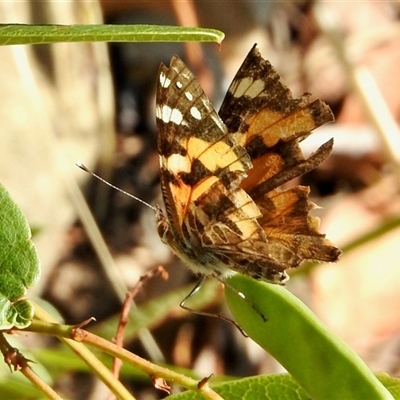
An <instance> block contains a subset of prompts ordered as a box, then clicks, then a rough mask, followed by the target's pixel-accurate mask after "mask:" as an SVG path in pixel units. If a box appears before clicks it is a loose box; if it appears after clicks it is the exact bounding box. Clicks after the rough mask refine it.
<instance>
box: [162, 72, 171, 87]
mask: <svg viewBox="0 0 400 400" xmlns="http://www.w3.org/2000/svg"><path fill="white" fill-rule="evenodd" d="M159 79H160V84H161V87H163V88H164V89H166V88H167V87H168V86H169V85H170V84H171V79H168V78H167V77H166V76H165V74H164V73H163V72H161V73H160V77H159Z"/></svg>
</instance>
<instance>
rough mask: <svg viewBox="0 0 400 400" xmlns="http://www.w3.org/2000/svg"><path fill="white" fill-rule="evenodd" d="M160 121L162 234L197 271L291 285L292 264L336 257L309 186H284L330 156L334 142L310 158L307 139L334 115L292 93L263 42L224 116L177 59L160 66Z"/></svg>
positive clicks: (238, 79)
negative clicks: (305, 146) (268, 57)
mask: <svg viewBox="0 0 400 400" xmlns="http://www.w3.org/2000/svg"><path fill="white" fill-rule="evenodd" d="M156 121H157V135H158V136H157V141H158V151H159V157H160V173H161V188H162V195H163V200H164V204H165V211H163V210H162V209H161V208H160V207H158V208H157V212H156V218H157V227H158V233H159V235H160V237H161V239H162V241H163V242H164V243H165V244H167V245H169V246H170V247H171V249H172V250H173V251H174V252H175V253H176V255H177V256H178V257H179V258H180V259H182V260H183V261H184V262H185V263H186V264H187V265H188V266H189V267H190V269H191V270H192V271H194V272H195V273H197V274H200V275H201V276H215V277H218V278H220V279H223V278H225V277H227V276H229V275H231V274H232V273H233V272H235V271H236V272H239V273H243V274H246V275H249V276H251V277H253V278H256V279H262V280H265V281H267V282H272V283H277V284H284V282H285V281H287V279H288V275H287V273H286V270H287V269H289V268H295V267H298V266H299V265H300V264H301V263H302V262H303V261H304V260H318V261H328V262H332V261H336V260H337V259H338V257H339V255H340V250H339V249H338V248H336V247H335V246H334V245H332V243H331V242H330V241H329V240H327V239H326V238H325V235H324V234H321V233H320V232H319V219H318V218H316V217H314V216H311V215H310V214H309V212H310V210H312V209H313V208H315V204H313V203H312V202H311V201H310V200H309V199H308V194H309V188H308V187H304V186H295V187H291V188H289V189H282V188H281V186H282V185H283V184H285V183H286V182H288V181H290V180H292V179H293V178H295V177H298V176H300V175H302V174H304V173H306V172H309V171H311V170H312V169H314V168H315V167H317V166H318V165H319V164H320V163H321V162H322V161H324V160H325V159H326V158H327V157H328V156H329V154H330V152H331V150H332V146H333V140H332V139H331V140H329V141H328V142H326V143H325V144H323V145H322V146H320V147H319V148H318V149H317V150H316V151H315V152H314V153H313V154H312V155H311V156H309V157H308V158H306V157H304V155H303V153H302V151H301V148H300V145H299V143H300V142H301V141H302V140H303V139H305V138H306V137H307V136H308V135H310V133H311V131H312V130H313V129H315V128H317V127H319V126H321V125H323V124H325V123H328V122H331V121H333V115H332V112H331V110H330V109H329V107H328V106H327V105H326V104H325V103H324V102H322V101H320V100H315V101H311V100H310V95H308V94H305V95H303V96H301V97H300V98H298V99H295V98H293V96H292V94H291V92H290V90H289V89H288V88H287V87H286V86H285V84H284V83H283V82H282V80H281V78H280V76H279V75H278V73H277V72H276V71H275V69H274V68H273V67H272V66H271V64H270V63H269V62H268V61H266V60H265V59H263V58H262V56H261V55H260V53H259V51H258V49H257V47H256V45H254V46H253V48H252V49H251V50H250V52H249V54H248V55H247V57H246V58H245V60H244V62H243V64H242V65H241V67H240V68H239V70H238V72H237V74H236V76H235V77H234V79H233V81H232V83H231V85H230V86H229V89H228V91H227V94H226V96H225V99H224V101H223V103H222V106H221V109H220V111H219V113H217V112H216V111H215V109H214V107H213V106H212V104H211V102H210V100H209V99H208V98H207V96H206V95H205V93H204V91H203V90H202V88H201V87H200V84H199V82H198V81H197V79H196V78H195V76H194V75H193V74H192V72H191V71H190V70H189V69H188V67H187V66H186V65H185V64H184V63H183V61H182V60H181V59H180V58H179V57H178V56H174V57H173V58H172V59H171V62H170V66H169V67H167V66H165V65H164V64H161V66H160V69H159V74H158V81H157V92H156Z"/></svg>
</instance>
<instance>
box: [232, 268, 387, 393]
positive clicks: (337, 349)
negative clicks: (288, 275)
mask: <svg viewBox="0 0 400 400" xmlns="http://www.w3.org/2000/svg"><path fill="white" fill-rule="evenodd" d="M227 283H228V285H226V289H225V294H226V298H227V301H228V305H229V308H230V310H231V312H232V314H233V316H234V318H235V320H236V321H237V322H238V323H239V325H240V326H241V327H242V328H243V329H244V331H245V332H246V333H247V334H248V335H249V336H250V337H251V338H252V339H253V340H254V341H255V342H257V343H258V344H259V345H260V346H261V347H263V348H264V349H265V350H266V351H268V353H270V354H271V355H272V356H273V357H275V358H276V360H278V361H279V362H280V363H281V364H282V365H283V367H284V368H285V369H286V370H287V371H288V372H289V373H290V374H291V375H292V376H293V377H294V378H295V379H296V380H297V382H299V384H300V385H301V386H302V387H303V388H304V389H305V390H306V392H307V393H308V394H309V396H310V397H311V398H312V399H313V400H319V399H321V400H342V399H352V400H358V399H360V400H365V399H368V400H378V399H379V400H381V399H393V397H392V396H391V394H390V393H389V392H388V391H387V389H385V387H384V386H383V385H382V384H381V383H380V382H379V380H378V379H377V378H376V377H375V375H374V374H373V373H372V372H371V371H370V370H369V368H368V367H367V366H366V365H365V364H364V363H363V362H362V360H361V359H360V358H359V357H358V356H357V354H355V352H354V351H353V350H352V349H350V348H349V347H348V346H347V345H346V344H345V343H344V342H343V341H342V340H340V339H339V338H337V337H336V336H335V335H333V334H332V333H331V332H330V331H329V330H328V329H327V328H326V327H325V326H324V325H323V324H322V323H321V322H320V321H319V320H318V318H317V317H316V316H315V315H314V314H313V313H312V312H311V311H310V310H309V309H308V308H307V307H306V306H305V305H304V304H303V303H302V302H301V301H300V300H299V299H297V298H296V297H295V296H293V295H292V294H291V293H290V292H289V291H288V290H286V289H285V288H284V287H282V286H278V285H273V284H269V283H265V282H260V281H256V280H254V279H251V278H249V277H246V276H243V275H239V274H237V275H235V276H233V277H232V278H230V279H228V280H227ZM229 286H230V287H229ZM232 288H234V290H236V291H238V292H241V293H243V294H244V296H245V297H246V299H243V298H242V297H240V296H239V294H238V293H237V292H235V291H234V290H232ZM255 309H256V310H257V311H255ZM261 315H262V316H264V317H265V318H266V321H264V320H263V318H262V317H261Z"/></svg>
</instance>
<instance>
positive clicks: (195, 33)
mask: <svg viewBox="0 0 400 400" xmlns="http://www.w3.org/2000/svg"><path fill="white" fill-rule="evenodd" d="M224 36H225V35H224V34H223V33H222V32H221V31H218V30H216V29H207V28H196V27H182V26H163V25H24V24H0V45H10V44H48V43H60V42H217V43H221V42H222V40H223V39H224Z"/></svg>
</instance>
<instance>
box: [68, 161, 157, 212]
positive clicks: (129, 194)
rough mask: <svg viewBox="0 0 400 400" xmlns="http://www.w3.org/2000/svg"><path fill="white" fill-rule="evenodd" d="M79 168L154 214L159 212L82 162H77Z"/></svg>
mask: <svg viewBox="0 0 400 400" xmlns="http://www.w3.org/2000/svg"><path fill="white" fill-rule="evenodd" d="M75 164H76V166H77V167H79V168H80V169H82V170H83V171H85V172H88V173H89V174H90V175H92V176H94V177H95V178H97V179H98V180H99V181H102V182H103V183H105V184H106V185H108V186H110V187H112V188H113V189H115V190H118V191H119V192H121V193H123V194H126V195H127V196H129V197H131V198H132V199H135V200H136V201H138V202H139V203H142V204H144V205H145V206H147V207H149V208H151V209H152V210H153V211H154V212H157V208H156V207H153V206H152V205H151V204H149V203H146V202H145V201H144V200H142V199H139V197H136V196H134V195H133V194H131V193H128V192H126V191H125V190H123V189H121V188H119V187H118V186H115V185H113V184H112V183H110V182H108V181H106V180H105V179H103V178H102V177H101V176H99V175H97V174H95V173H94V172H93V171H91V170H90V169H88V168H87V167H86V166H85V165H83V164H82V163H81V162H77V163H75Z"/></svg>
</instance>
